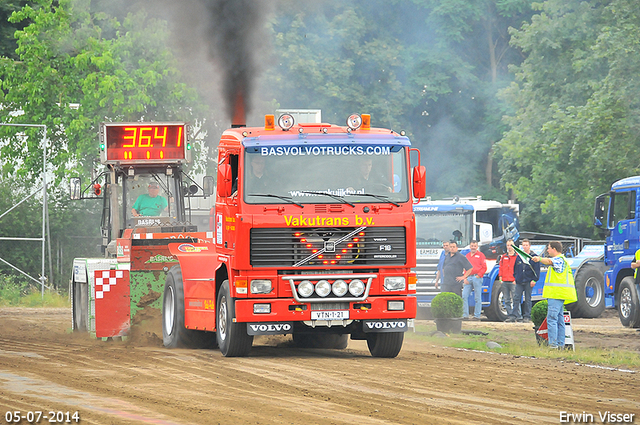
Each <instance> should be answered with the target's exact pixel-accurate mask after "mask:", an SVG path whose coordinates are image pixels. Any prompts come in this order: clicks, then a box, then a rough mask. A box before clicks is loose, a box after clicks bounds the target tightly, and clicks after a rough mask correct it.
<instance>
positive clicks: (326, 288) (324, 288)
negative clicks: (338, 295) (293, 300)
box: [316, 280, 331, 298]
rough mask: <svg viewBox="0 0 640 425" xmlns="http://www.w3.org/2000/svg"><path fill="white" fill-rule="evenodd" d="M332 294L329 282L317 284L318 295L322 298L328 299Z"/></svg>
mask: <svg viewBox="0 0 640 425" xmlns="http://www.w3.org/2000/svg"><path fill="white" fill-rule="evenodd" d="M329 292H331V284H330V283H329V281H327V280H321V281H319V282H318V283H316V294H318V295H319V296H321V297H323V298H324V297H326V296H327V295H329Z"/></svg>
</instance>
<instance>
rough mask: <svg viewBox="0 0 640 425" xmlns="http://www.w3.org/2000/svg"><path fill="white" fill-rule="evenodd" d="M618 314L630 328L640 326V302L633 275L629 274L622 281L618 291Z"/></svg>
mask: <svg viewBox="0 0 640 425" xmlns="http://www.w3.org/2000/svg"><path fill="white" fill-rule="evenodd" d="M618 316H619V317H620V323H622V324H623V325H624V326H626V327H629V328H640V304H638V291H637V290H636V283H635V279H634V278H633V276H627V277H625V278H624V279H622V282H620V289H619V291H618Z"/></svg>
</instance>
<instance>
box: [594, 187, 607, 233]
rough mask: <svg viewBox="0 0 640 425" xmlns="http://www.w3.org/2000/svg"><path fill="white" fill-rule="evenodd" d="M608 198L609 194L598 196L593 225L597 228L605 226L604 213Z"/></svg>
mask: <svg viewBox="0 0 640 425" xmlns="http://www.w3.org/2000/svg"><path fill="white" fill-rule="evenodd" d="M607 199H608V196H607V194H602V195H600V196H598V197H597V198H596V205H595V211H594V213H593V225H594V226H596V227H597V228H601V227H602V226H604V223H603V222H604V219H605V217H604V214H605V211H606V206H605V201H606V200H607Z"/></svg>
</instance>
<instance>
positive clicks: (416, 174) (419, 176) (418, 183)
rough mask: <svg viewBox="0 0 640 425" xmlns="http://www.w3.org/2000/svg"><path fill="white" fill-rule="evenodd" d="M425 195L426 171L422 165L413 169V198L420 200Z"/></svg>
mask: <svg viewBox="0 0 640 425" xmlns="http://www.w3.org/2000/svg"><path fill="white" fill-rule="evenodd" d="M426 195H427V169H426V168H425V167H424V165H418V166H416V167H413V197H414V198H417V199H422V198H424V197H425V196H426Z"/></svg>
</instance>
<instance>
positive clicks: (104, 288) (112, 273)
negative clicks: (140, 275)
mask: <svg viewBox="0 0 640 425" xmlns="http://www.w3.org/2000/svg"><path fill="white" fill-rule="evenodd" d="M123 276H124V272H123V271H122V270H101V271H99V272H96V299H102V298H104V293H105V292H110V291H111V287H112V286H115V285H116V284H117V283H118V279H120V280H121V281H122V278H123Z"/></svg>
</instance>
